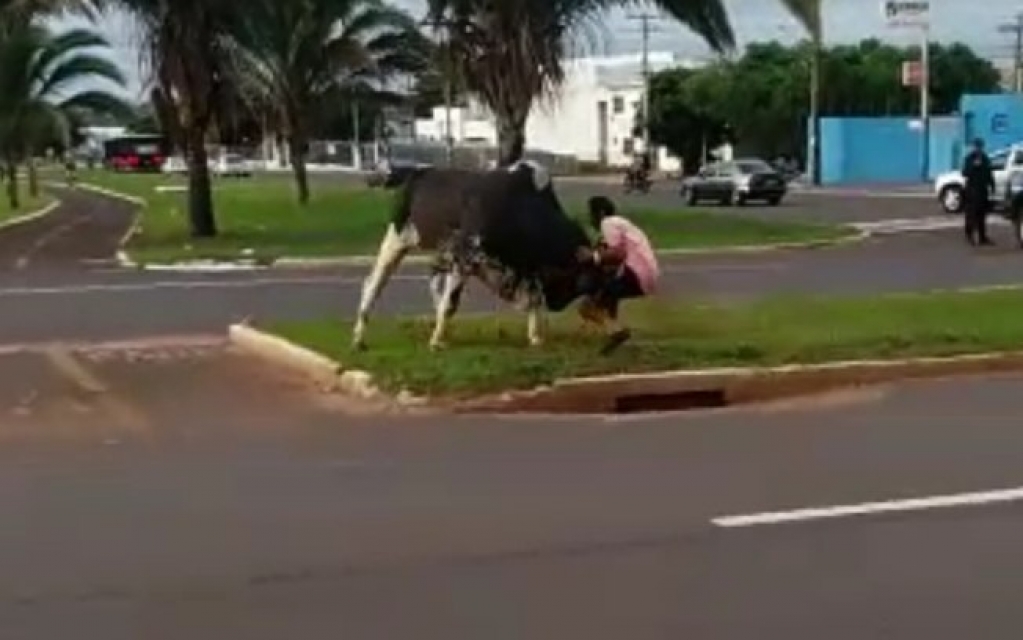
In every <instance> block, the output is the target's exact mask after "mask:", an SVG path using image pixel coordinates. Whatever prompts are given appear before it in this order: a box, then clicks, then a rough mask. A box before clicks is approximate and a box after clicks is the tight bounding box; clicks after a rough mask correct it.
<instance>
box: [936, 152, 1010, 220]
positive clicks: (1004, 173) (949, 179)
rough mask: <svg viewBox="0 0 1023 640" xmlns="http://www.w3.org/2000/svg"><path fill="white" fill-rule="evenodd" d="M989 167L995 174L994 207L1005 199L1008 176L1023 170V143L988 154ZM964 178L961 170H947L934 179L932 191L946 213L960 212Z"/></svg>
mask: <svg viewBox="0 0 1023 640" xmlns="http://www.w3.org/2000/svg"><path fill="white" fill-rule="evenodd" d="M989 157H990V158H991V168H992V169H993V170H994V174H995V192H994V193H993V194H992V198H993V200H994V204H995V208H996V209H997V208H1001V207H1002V206H1003V203H1004V202H1005V201H1006V200H1007V198H1005V197H1004V196H1005V195H1006V189H1007V188H1008V181H1009V176H1010V175H1012V174H1013V173H1018V172H1020V171H1023V143H1019V144H1014V145H1012V146H1011V147H1009V148H1007V149H999V150H998V151H995V152H994V153H992V154H990V156H989ZM965 182H966V179H965V178H963V174H962V172H961V171H958V170H956V171H949V172H948V173H943V174H941V175H940V176H938V177H937V179H935V181H934V193H935V195H937V196H938V201H939V202H940V203H941V206H942V208H943V209H944V210H945V212H946V213H962V210H963V185H964V183H965Z"/></svg>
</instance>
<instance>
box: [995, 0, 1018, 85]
mask: <svg viewBox="0 0 1023 640" xmlns="http://www.w3.org/2000/svg"><path fill="white" fill-rule="evenodd" d="M998 33H1006V34H1009V35H1012V36H1014V37H1015V39H1016V42H1015V47H1014V49H1013V64H1012V90H1013V91H1015V92H1016V93H1023V13H1017V14H1016V17H1015V18H1013V21H1012V22H1006V23H1003V24H1000V25H998Z"/></svg>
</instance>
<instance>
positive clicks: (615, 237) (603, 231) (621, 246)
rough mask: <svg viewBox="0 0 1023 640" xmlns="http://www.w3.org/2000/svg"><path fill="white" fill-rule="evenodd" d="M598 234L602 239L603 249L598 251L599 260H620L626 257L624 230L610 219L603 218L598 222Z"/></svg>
mask: <svg viewBox="0 0 1023 640" xmlns="http://www.w3.org/2000/svg"><path fill="white" fill-rule="evenodd" d="M600 235H601V237H602V238H603V240H604V245H605V247H606V248H605V249H604V250H603V251H598V254H599V256H600V262H622V261H624V260H625V257H626V253H627V252H626V250H625V231H624V229H622V228H621V226H620V225H617V224H615V223H614V221H612V220H608V219H606V218H605V219H604V220H603V221H602V222H601V223H600Z"/></svg>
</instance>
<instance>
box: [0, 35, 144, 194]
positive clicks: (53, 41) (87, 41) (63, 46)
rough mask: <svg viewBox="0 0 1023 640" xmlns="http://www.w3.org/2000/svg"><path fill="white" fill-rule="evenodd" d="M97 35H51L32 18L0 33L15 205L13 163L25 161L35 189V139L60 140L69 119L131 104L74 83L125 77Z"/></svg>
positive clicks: (2, 117)
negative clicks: (30, 21)
mask: <svg viewBox="0 0 1023 640" xmlns="http://www.w3.org/2000/svg"><path fill="white" fill-rule="evenodd" d="M103 48H109V43H108V42H107V41H106V40H105V39H104V38H102V37H101V36H99V35H97V34H95V33H93V32H90V31H87V30H82V29H75V30H71V31H67V32H65V33H62V34H59V35H54V34H53V33H51V32H50V31H49V30H48V29H46V28H45V27H43V26H40V25H38V24H34V23H33V24H29V25H27V26H23V27H22V28H21V29H20V30H19V31H17V32H13V33H9V34H7V35H5V36H4V37H2V38H0V140H2V141H3V142H2V150H0V151H2V154H3V161H4V169H5V174H6V175H7V179H8V198H9V199H10V202H11V206H12V207H14V208H17V207H18V204H19V202H18V200H19V198H18V184H17V166H18V164H20V163H21V162H23V161H28V163H29V177H30V186H31V189H32V191H33V194H34V193H35V192H36V191H37V183H36V180H35V171H34V166H33V164H32V156H33V152H35V151H37V150H38V146H39V144H40V141H41V140H51V139H52V138H53V137H57V138H59V139H61V140H62V141H64V144H65V146H66V145H67V144H68V142H69V141H70V138H71V135H72V129H73V126H72V123H73V122H74V121H75V120H77V119H78V118H79V117H80V115H81V114H83V113H91V114H103V113H107V114H120V115H124V114H128V113H130V111H131V107H130V106H129V105H127V104H126V103H125V102H124V101H123V100H122V99H121V98H119V97H118V96H117V95H115V94H114V93H111V92H108V91H104V90H103V89H102V88H95V89H80V88H79V89H77V90H76V89H75V87H76V86H79V87H80V86H81V85H82V84H83V83H95V81H97V80H101V81H107V82H109V83H111V84H112V85H114V86H117V87H120V88H123V87H124V86H125V78H124V76H123V74H122V73H121V71H120V69H119V68H118V67H117V65H116V64H114V63H113V62H112V61H111V60H110V59H108V58H106V57H104V56H102V55H100V54H99V53H97V52H96V51H97V49H100V50H101V49H103Z"/></svg>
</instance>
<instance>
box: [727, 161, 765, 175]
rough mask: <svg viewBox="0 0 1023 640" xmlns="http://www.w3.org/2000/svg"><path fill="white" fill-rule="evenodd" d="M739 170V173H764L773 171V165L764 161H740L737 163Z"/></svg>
mask: <svg viewBox="0 0 1023 640" xmlns="http://www.w3.org/2000/svg"><path fill="white" fill-rule="evenodd" d="M735 165H736V166H737V167H738V168H739V173H744V174H749V173H763V172H764V171H773V170H774V169H772V168H771V165H769V164H767V163H766V162H764V161H763V160H739V161H738V162H736V163H735Z"/></svg>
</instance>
